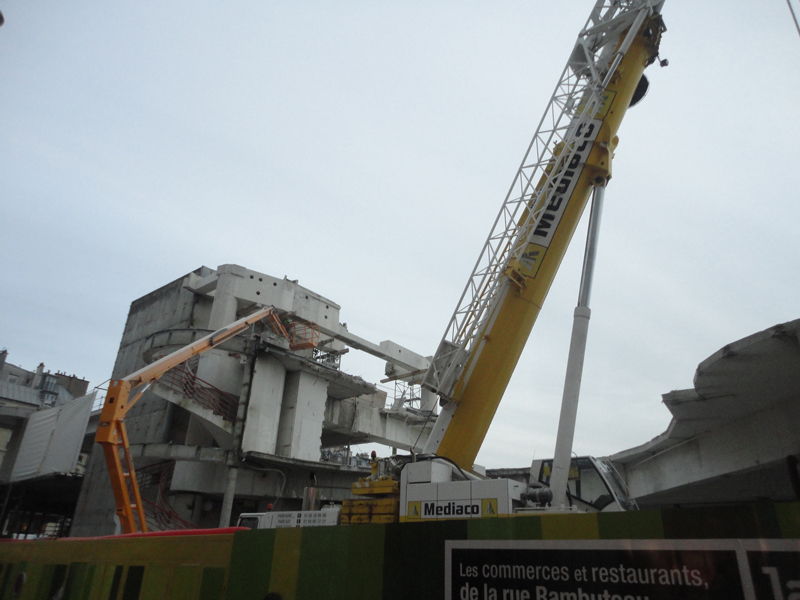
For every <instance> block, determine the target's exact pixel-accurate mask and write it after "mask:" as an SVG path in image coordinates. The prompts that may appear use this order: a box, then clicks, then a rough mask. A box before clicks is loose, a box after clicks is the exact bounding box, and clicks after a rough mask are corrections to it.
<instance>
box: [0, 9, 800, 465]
mask: <svg viewBox="0 0 800 600" xmlns="http://www.w3.org/2000/svg"><path fill="white" fill-rule="evenodd" d="M592 6H593V1H592V0H580V1H578V0H551V1H549V2H543V1H539V0H528V1H524V2H523V1H500V2H475V1H463V2H454V1H448V2H445V1H442V2H439V1H429V2H421V1H420V2H402V1H401V2H381V1H374V0H372V1H369V2H367V1H348V2H310V1H308V2H303V1H291V2H289V1H286V2H276V1H261V2H257V1H254V0H250V1H246V0H242V1H233V2H225V3H222V2H207V1H202V0H201V1H197V0H195V1H192V2H188V1H186V2H183V1H172V0H160V1H159V2H153V1H139V2H135V3H134V2H106V1H99V0H87V1H84V2H75V3H69V2H56V1H54V0H51V1H44V0H42V1H38V2H37V1H31V0H26V1H24V2H23V1H17V0H15V1H11V0H4V1H3V0H0V10H2V12H3V14H4V15H5V19H6V23H5V25H4V26H3V27H2V28H0V256H2V261H1V262H0V275H1V277H0V347H6V348H7V349H8V351H9V359H8V360H9V362H11V363H14V364H17V365H20V366H22V367H24V368H26V369H34V368H35V367H36V365H38V364H39V362H44V363H45V365H46V367H47V368H48V369H51V370H52V371H57V370H60V371H66V372H68V373H70V374H71V373H75V374H77V375H79V376H83V377H85V378H87V379H89V380H90V381H91V383H92V385H95V384H100V383H101V382H103V381H104V380H106V379H107V378H108V377H109V376H110V374H111V369H112V366H113V363H114V359H115V357H116V353H117V349H118V345H119V340H120V337H121V334H122V329H123V326H124V323H125V319H126V315H127V313H128V308H129V306H130V303H131V302H132V301H133V300H135V299H136V298H139V297H141V296H143V295H145V294H147V293H149V292H150V291H152V290H154V289H156V288H158V287H160V286H162V285H164V284H166V283H168V282H170V281H172V280H174V279H177V278H178V277H181V276H182V275H184V274H185V273H187V272H189V271H191V270H193V269H196V268H197V267H199V266H200V265H207V266H209V267H212V268H214V267H217V266H218V265H221V264H225V263H236V264H240V265H243V266H246V267H248V268H250V269H254V270H257V271H261V272H264V273H268V274H270V275H274V276H278V277H282V276H284V275H287V276H288V277H290V278H291V279H299V280H300V283H301V284H302V285H305V286H306V287H309V288H311V289H312V290H314V291H316V292H318V293H320V294H322V295H324V296H326V297H328V298H330V299H332V300H334V301H335V302H337V303H339V304H340V305H341V306H342V311H341V319H342V321H345V322H347V323H348V326H349V328H350V330H351V331H352V332H354V333H356V334H358V335H360V336H362V337H365V338H367V339H369V340H372V341H374V342H380V341H381V340H384V339H391V340H394V341H396V342H398V343H400V344H402V345H404V346H407V347H409V348H411V349H413V350H415V351H416V352H419V353H421V354H425V355H429V354H432V353H433V352H434V351H435V349H436V347H437V345H438V343H439V339H440V338H441V336H442V333H443V332H444V328H445V326H446V324H447V322H448V320H449V318H450V316H451V313H452V311H453V310H454V308H455V305H456V302H457V300H458V298H459V296H460V294H461V291H462V289H463V287H464V285H465V283H466V280H467V277H468V275H469V274H470V272H471V270H472V267H473V265H474V262H475V259H476V258H477V255H478V251H479V250H480V248H481V246H482V245H483V243H484V241H485V238H486V235H487V234H488V233H489V229H490V226H491V224H492V221H493V219H494V217H495V215H496V213H497V211H498V209H499V206H500V203H501V201H502V199H503V197H504V195H505V192H506V191H507V189H508V186H509V184H510V183H511V180H512V178H513V176H514V174H515V171H516V169H517V167H518V165H519V162H520V160H521V158H522V156H523V153H524V150H525V148H526V146H527V144H528V142H529V141H530V138H531V136H532V135H533V133H534V129H535V127H536V124H537V123H538V122H539V119H540V117H541V114H542V112H543V110H544V108H545V106H546V104H547V101H548V99H549V97H550V94H551V93H552V90H553V88H554V86H555V84H556V81H557V78H558V76H559V74H560V72H561V70H562V68H563V66H564V64H565V62H566V60H567V57H568V55H569V52H570V50H571V48H572V45H573V44H574V41H575V38H576V36H577V33H578V31H579V30H580V29H581V27H582V26H583V24H584V22H585V20H586V18H587V16H588V14H589V11H590V9H591V7H592ZM663 12H664V19H665V21H666V24H667V27H668V31H667V33H666V34H665V35H664V38H663V43H662V50H661V54H662V57H666V58H668V59H669V62H670V65H669V67H668V68H664V69H660V68H658V66H657V65H655V66H654V67H651V68H650V69H648V76H649V78H650V81H651V87H650V91H649V94H648V96H647V97H646V98H645V99H644V101H642V103H641V104H640V105H638V106H637V107H635V108H634V109H632V110H631V111H630V112H629V114H628V116H627V117H626V119H625V121H624V122H623V123H622V126H621V129H620V132H619V136H620V144H619V147H618V149H617V153H616V157H615V161H614V165H613V175H614V177H613V179H612V181H611V183H610V185H609V187H608V192H607V194H606V206H605V212H604V215H603V223H602V229H601V234H600V246H599V251H598V265H597V270H596V274H595V283H594V291H593V297H592V310H593V313H592V321H591V325H590V331H589V343H588V349H587V356H586V369H585V373H584V379H583V388H582V396H581V405H580V409H579V413H578V427H577V433H576V443H575V451H576V452H577V453H579V454H586V453H588V454H594V455H604V454H609V453H613V452H616V451H619V450H622V449H625V448H628V447H631V446H634V445H638V444H641V443H644V442H645V441H647V440H649V439H650V438H652V437H653V436H655V435H658V434H659V433H661V432H662V431H664V430H665V429H666V427H667V425H668V423H669V420H670V415H669V412H668V411H667V409H666V408H665V407H664V406H663V405H662V404H661V394H663V393H666V392H669V391H670V390H674V389H685V388H689V387H691V386H692V378H693V375H694V370H695V368H696V366H697V364H698V363H699V362H700V361H702V360H703V359H705V358H706V357H708V356H709V355H710V354H712V353H713V352H715V351H716V350H718V349H719V348H720V347H722V346H724V345H725V344H727V343H729V342H732V341H734V340H737V339H739V338H741V337H744V336H746V335H749V334H751V333H754V332H756V331H759V330H762V329H764V328H767V327H769V326H772V325H774V324H776V323H781V322H785V321H789V320H792V319H796V318H798V317H800V310H798V296H799V295H800V276H798V264H800V251H799V250H798V245H799V242H800V240H799V239H798V230H800V228H799V227H798V225H800V197H799V194H798V184H797V180H796V179H795V177H796V176H797V173H798V170H800V167H799V166H798V139H800V119H798V116H797V112H798V111H797V106H798V99H799V98H800V38H798V34H797V31H796V29H795V26H794V24H793V22H792V20H791V14H790V12H789V9H788V7H787V5H786V2H785V0H759V1H757V2H756V1H755V0H751V1H749V2H745V1H742V0H730V1H728V2H724V3H721V2H708V1H700V0H698V1H695V2H686V1H685V0H681V1H677V0H667V2H666V4H665V7H664V11H663ZM587 214H588V211H587ZM585 225H586V215H585V216H584V221H583V222H582V224H581V226H580V227H579V229H578V233H577V234H576V237H575V240H574V241H573V244H572V246H571V248H570V250H569V252H568V254H567V256H566V258H565V260H564V263H563V265H562V268H561V270H560V272H559V274H558V276H557V277H556V282H555V284H554V286H553V288H552V290H551V293H550V296H549V297H548V300H547V302H546V304H545V307H544V309H543V311H542V313H541V316H540V318H539V321H538V322H537V324H536V326H535V327H534V330H533V334H532V336H531V338H530V340H529V342H528V346H527V348H526V351H525V353H524V354H523V355H522V358H521V360H520V363H519V366H518V367H517V371H516V373H515V375H514V378H513V379H512V382H511V385H510V386H509V389H508V391H507V393H506V396H505V399H504V400H503V402H502V403H501V405H500V409H499V411H498V413H497V416H496V418H495V421H494V423H493V425H492V428H491V429H490V431H489V434H488V436H487V439H486V442H485V444H484V447H483V449H482V451H481V453H480V455H479V456H478V462H479V463H482V464H485V465H487V466H489V467H501V466H505V467H511V466H523V465H526V464H528V463H529V462H530V460H531V458H532V457H533V456H534V454H535V455H536V456H537V457H539V458H543V457H546V456H552V452H553V447H554V436H555V430H556V425H557V421H558V411H559V406H560V400H561V391H562V387H563V378H564V370H565V367H566V356H567V348H568V343H569V335H570V330H571V327H572V311H573V308H574V306H575V303H576V299H577V291H578V284H579V279H580V263H581V260H582V255H583V238H584V236H585ZM357 355H358V353H357V352H355V351H353V352H351V353H350V354H349V355H347V356H346V357H345V358H344V360H343V365H342V366H343V368H344V369H345V370H347V371H348V372H350V373H353V374H357V375H362V376H364V377H365V378H366V379H369V380H371V381H377V380H378V379H380V378H381V377H382V370H383V367H382V364H381V363H380V362H379V361H376V360H374V359H371V358H369V357H359V356H357Z"/></svg>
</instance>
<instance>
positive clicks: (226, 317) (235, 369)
mask: <svg viewBox="0 0 800 600" xmlns="http://www.w3.org/2000/svg"><path fill="white" fill-rule="evenodd" d="M239 279H241V276H240V275H237V274H235V273H232V272H230V271H226V270H225V266H223V267H221V268H220V274H219V281H218V282H217V288H216V291H215V292H214V304H213V305H212V306H211V315H210V316H209V319H208V329H211V330H212V331H216V330H217V329H221V328H222V327H225V326H226V325H230V324H231V323H233V322H234V321H235V320H236V311H237V302H236V286H237V283H238V280H239ZM197 376H198V377H199V378H200V379H202V380H203V381H206V382H208V383H210V384H211V385H213V386H214V387H217V388H219V389H221V390H223V391H225V392H228V393H230V394H233V395H234V396H238V395H239V390H240V388H241V385H242V368H241V364H240V363H239V359H238V358H235V357H231V356H228V354H227V352H222V351H217V350H210V351H208V352H206V353H205V354H204V355H203V356H202V357H201V358H200V364H199V366H198V368H197Z"/></svg>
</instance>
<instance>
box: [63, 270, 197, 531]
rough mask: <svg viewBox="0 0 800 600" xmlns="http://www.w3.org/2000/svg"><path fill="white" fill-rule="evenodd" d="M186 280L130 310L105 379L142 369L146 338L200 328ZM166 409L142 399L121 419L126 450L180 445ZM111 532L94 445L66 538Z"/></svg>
mask: <svg viewBox="0 0 800 600" xmlns="http://www.w3.org/2000/svg"><path fill="white" fill-rule="evenodd" d="M208 273H210V270H209V269H207V268H206V267H201V268H200V269H198V270H197V271H195V274H197V275H206V274H208ZM188 279H189V277H188V276H184V277H181V278H179V279H176V280H175V281H173V282H172V283H169V284H167V285H165V286H163V287H161V288H159V289H158V290H156V291H154V292H152V293H150V294H148V295H146V296H144V297H143V298H140V299H139V300H136V301H134V302H133V303H132V304H131V308H130V311H129V313H128V319H127V322H126V323H125V330H124V331H123V334H122V340H121V342H120V347H119V352H118V354H117V360H116V362H115V364H114V371H113V373H112V374H111V376H112V377H113V378H115V379H118V378H120V377H124V376H125V375H128V374H129V373H132V372H133V371H135V370H137V369H140V368H141V367H143V366H144V365H145V363H144V360H143V358H142V349H143V346H144V341H145V339H146V338H147V337H148V336H149V335H151V334H153V333H156V332H158V331H162V330H165V329H170V328H194V327H199V328H203V327H204V326H205V325H206V321H207V318H208V317H207V315H208V312H209V311H210V304H211V302H210V300H206V301H205V302H202V301H198V298H197V296H195V295H194V294H192V293H191V292H189V291H188V290H186V289H184V286H185V285H186V283H188ZM202 304H205V306H202ZM170 406H171V405H169V404H168V403H167V402H166V401H164V400H162V399H161V398H159V397H158V396H155V395H154V394H151V393H146V394H145V395H144V396H143V397H142V398H141V400H139V402H138V404H137V405H136V406H135V407H134V408H132V409H131V412H130V413H129V414H128V417H127V418H126V419H125V425H126V428H127V431H128V437H129V439H130V442H131V444H137V443H142V442H170V441H174V442H176V443H184V441H185V440H173V439H170V438H171V435H172V434H173V432H172V431H171V428H170V425H171V418H170V417H171V414H172V413H173V412H174V410H176V409H173V408H170ZM178 410H179V409H178ZM181 433H182V432H181ZM115 529H116V524H115V505H114V496H113V493H112V491H111V484H110V482H109V477H108V470H107V467H106V464H105V458H104V456H103V451H102V449H101V448H100V446H99V445H98V444H95V445H94V448H93V450H92V456H91V459H90V461H89V464H88V467H87V470H86V476H85V477H84V482H83V487H82V488H81V494H80V496H79V498H78V505H77V508H76V510H75V517H74V521H73V525H72V530H71V536H73V537H83V536H96V535H110V534H113V533H114V532H115Z"/></svg>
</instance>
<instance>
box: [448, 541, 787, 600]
mask: <svg viewBox="0 0 800 600" xmlns="http://www.w3.org/2000/svg"><path fill="white" fill-rule="evenodd" d="M445 568H446V572H445V598H446V599H448V600H673V599H674V600H678V599H680V600H694V599H698V600H699V599H708V600H737V599H741V600H800V540H559V541H536V540H518V541H477V540H469V541H448V542H447V543H446V547H445Z"/></svg>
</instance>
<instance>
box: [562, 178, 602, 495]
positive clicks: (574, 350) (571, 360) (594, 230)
mask: <svg viewBox="0 0 800 600" xmlns="http://www.w3.org/2000/svg"><path fill="white" fill-rule="evenodd" d="M604 195H605V188H604V187H602V186H596V187H595V188H594V196H593V198H592V212H591V215H590V216H589V232H588V233H587V235H586V252H585V254H584V257H583V272H582V274H581V288H580V293H579V294H578V306H577V307H575V313H574V320H573V322H572V339H571V340H570V343H569V357H568V358H567V374H566V377H565V381H564V396H563V398H562V400H561V416H560V417H559V419H558V436H557V437H556V451H555V455H554V456H553V472H552V473H551V474H550V489H551V490H552V491H553V500H552V502H551V506H553V507H554V508H560V507H563V506H566V504H567V484H568V482H569V467H570V464H571V462H572V442H573V439H574V438H575V421H576V418H577V415H578V398H579V396H580V393H581V378H582V377H583V359H584V356H585V355H586V338H587V336H588V334H589V317H590V316H591V314H592V311H591V310H590V309H589V299H590V297H591V294H592V276H593V275H594V262H595V256H596V254H597V238H598V235H599V232H600V216H601V215H602V213H603V196H604Z"/></svg>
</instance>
